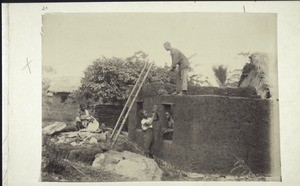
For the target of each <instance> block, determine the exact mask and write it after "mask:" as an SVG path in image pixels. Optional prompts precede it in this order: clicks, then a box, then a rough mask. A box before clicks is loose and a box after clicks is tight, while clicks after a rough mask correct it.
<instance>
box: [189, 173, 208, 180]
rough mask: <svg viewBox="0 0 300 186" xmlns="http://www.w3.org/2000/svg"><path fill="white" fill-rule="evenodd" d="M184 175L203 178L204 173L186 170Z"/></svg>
mask: <svg viewBox="0 0 300 186" xmlns="http://www.w3.org/2000/svg"><path fill="white" fill-rule="evenodd" d="M186 176H187V177H189V178H194V179H195V178H204V177H205V175H204V174H198V173H192V172H188V173H186Z"/></svg>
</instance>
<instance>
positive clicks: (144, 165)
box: [92, 151, 163, 181]
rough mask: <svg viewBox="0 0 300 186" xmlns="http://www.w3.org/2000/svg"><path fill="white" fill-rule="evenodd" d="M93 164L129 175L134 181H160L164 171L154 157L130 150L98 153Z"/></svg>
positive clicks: (116, 172) (109, 170)
mask: <svg viewBox="0 0 300 186" xmlns="http://www.w3.org/2000/svg"><path fill="white" fill-rule="evenodd" d="M92 166H93V167H97V168H101V169H103V170H104V171H108V172H112V173H115V174H119V175H122V176H125V177H128V178H129V179H130V180H132V181H154V180H156V181H158V180H161V178H162V173H163V172H162V170H161V169H160V168H159V167H158V165H157V163H156V162H155V161H154V160H153V159H150V158H147V157H144V156H142V155H139V154H136V153H132V152H128V151H123V152H117V151H107V152H106V153H101V154H97V155H96V158H95V160H94V162H93V164H92Z"/></svg>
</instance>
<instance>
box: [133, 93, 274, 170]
mask: <svg viewBox="0 0 300 186" xmlns="http://www.w3.org/2000/svg"><path fill="white" fill-rule="evenodd" d="M146 90H148V91H149V89H146V87H143V90H142V92H141V94H140V96H139V97H138V99H137V101H136V103H135V105H134V106H133V108H132V110H131V112H130V115H129V126H128V129H129V138H130V140H132V141H133V142H135V143H137V144H138V145H139V146H141V147H142V146H143V132H142V130H141V127H140V121H141V113H140V110H141V109H146V110H148V111H149V112H150V111H152V107H153V105H154V104H156V105H158V107H159V109H158V115H159V121H157V122H155V124H154V133H155V146H154V154H155V156H157V157H158V158H160V159H163V160H165V161H166V162H168V163H170V164H171V165H173V166H175V167H177V168H179V169H182V170H186V171H191V172H198V173H219V174H228V173H230V171H231V170H232V169H233V167H234V164H235V163H236V162H237V161H238V159H241V160H244V161H245V163H246V164H247V165H248V166H249V167H250V169H251V170H252V171H253V172H254V173H256V174H269V173H270V169H271V157H270V146H271V141H270V127H271V124H272V122H271V119H270V118H271V117H270V105H271V100H267V99H260V98H249V97H245V96H243V97H238V95H235V96H220V95H186V96H170V95H165V96H164V95H157V96H150V95H147V96H143V95H146ZM148 91H147V92H148ZM225 92H226V91H225ZM166 111H169V112H171V114H172V116H173V119H174V121H175V124H174V131H173V139H172V140H164V139H163V137H162V133H161V130H162V127H163V126H165V125H166V118H165V116H164V113H165V112H166Z"/></svg>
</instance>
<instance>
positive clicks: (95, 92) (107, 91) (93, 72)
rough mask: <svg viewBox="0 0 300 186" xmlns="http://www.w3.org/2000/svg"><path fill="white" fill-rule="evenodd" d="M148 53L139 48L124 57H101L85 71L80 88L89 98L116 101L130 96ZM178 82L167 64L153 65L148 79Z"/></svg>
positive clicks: (149, 80)
mask: <svg viewBox="0 0 300 186" xmlns="http://www.w3.org/2000/svg"><path fill="white" fill-rule="evenodd" d="M146 61H148V59H147V55H146V54H145V53H144V52H142V51H138V52H136V53H135V54H134V55H133V56H130V57H128V58H126V59H123V58H116V57H113V58H106V57H102V58H98V59H96V60H95V61H94V62H93V64H92V65H90V66H89V67H88V68H87V69H86V70H85V72H84V77H83V78H82V80H81V87H80V92H81V94H82V95H84V97H85V99H93V100H94V101H98V100H99V99H101V100H103V102H112V103H116V102H117V101H118V100H123V99H126V98H127V96H128V94H129V93H128V88H129V85H134V84H135V82H136V80H137V78H138V77H139V75H140V72H141V70H142V68H143V66H144V64H145V63H146ZM152 82H161V83H174V82H173V81H172V76H171V73H170V72H168V68H167V67H164V68H162V67H157V66H155V65H154V66H153V67H152V69H151V71H150V72H149V75H148V78H147V81H146V82H145V83H152Z"/></svg>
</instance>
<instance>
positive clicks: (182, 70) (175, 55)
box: [164, 42, 190, 95]
mask: <svg viewBox="0 0 300 186" xmlns="http://www.w3.org/2000/svg"><path fill="white" fill-rule="evenodd" d="M164 47H165V49H166V51H170V54H171V58H172V66H171V71H172V72H173V71H175V69H176V66H177V65H178V66H179V73H178V77H177V78H178V79H177V91H176V92H174V93H173V94H178V95H183V94H186V92H187V83H188V67H189V65H190V63H189V60H188V59H187V57H185V55H184V54H183V53H182V52H181V51H180V50H178V49H177V48H173V47H172V46H171V44H170V43H169V42H165V43H164Z"/></svg>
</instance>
